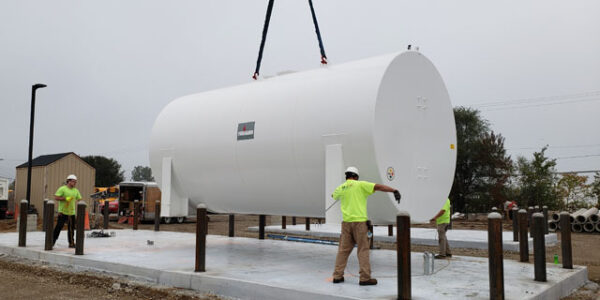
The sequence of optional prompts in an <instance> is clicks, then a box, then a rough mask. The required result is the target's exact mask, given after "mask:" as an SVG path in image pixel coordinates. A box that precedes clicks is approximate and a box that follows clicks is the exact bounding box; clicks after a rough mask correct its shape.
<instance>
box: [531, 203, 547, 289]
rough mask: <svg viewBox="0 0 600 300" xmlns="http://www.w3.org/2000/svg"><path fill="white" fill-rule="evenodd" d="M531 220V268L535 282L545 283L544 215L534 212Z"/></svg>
mask: <svg viewBox="0 0 600 300" xmlns="http://www.w3.org/2000/svg"><path fill="white" fill-rule="evenodd" d="M531 218H532V220H533V227H534V228H535V229H534V230H533V267H534V273H535V278H534V280H535V281H542V282H545V281H546V241H545V238H544V235H545V234H544V214H542V213H539V212H536V213H534V214H533V216H532V217H531Z"/></svg>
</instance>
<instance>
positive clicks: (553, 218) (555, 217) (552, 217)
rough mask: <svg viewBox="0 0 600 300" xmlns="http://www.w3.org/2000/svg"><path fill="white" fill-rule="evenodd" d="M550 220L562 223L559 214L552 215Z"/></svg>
mask: <svg viewBox="0 0 600 300" xmlns="http://www.w3.org/2000/svg"><path fill="white" fill-rule="evenodd" d="M550 219H552V221H556V222H558V221H560V214H559V213H557V212H555V213H552V215H551V216H550Z"/></svg>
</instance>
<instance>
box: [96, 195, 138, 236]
mask: <svg viewBox="0 0 600 300" xmlns="http://www.w3.org/2000/svg"><path fill="white" fill-rule="evenodd" d="M109 208H110V205H109V204H108V200H106V199H104V208H103V209H102V216H104V222H103V224H102V225H103V226H102V228H104V229H106V230H108V221H109V220H108V219H109V214H110V212H109ZM134 214H135V213H134Z"/></svg>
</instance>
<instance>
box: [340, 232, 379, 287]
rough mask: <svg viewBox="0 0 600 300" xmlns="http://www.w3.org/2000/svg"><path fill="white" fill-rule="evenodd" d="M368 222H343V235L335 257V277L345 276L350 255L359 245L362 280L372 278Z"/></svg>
mask: <svg viewBox="0 0 600 300" xmlns="http://www.w3.org/2000/svg"><path fill="white" fill-rule="evenodd" d="M367 232H368V228H367V222H342V235H341V236H340V246H339V248H338V253H337V257H336V258H335V270H334V271H333V278H336V279H339V278H342V276H344V270H345V269H346V264H347V263H348V256H350V253H352V249H354V244H357V246H358V252H357V256H358V264H359V267H360V271H359V274H360V281H366V280H369V279H371V264H370V263H369V238H368V237H367Z"/></svg>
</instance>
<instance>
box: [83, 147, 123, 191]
mask: <svg viewBox="0 0 600 300" xmlns="http://www.w3.org/2000/svg"><path fill="white" fill-rule="evenodd" d="M82 159H83V160H84V161H85V162H87V163H88V164H90V165H91V166H92V167H94V168H95V169H96V186H104V187H109V186H113V185H116V184H119V183H120V182H122V181H123V180H125V177H124V176H123V174H124V172H123V171H122V170H121V164H119V162H118V161H116V160H115V159H112V158H108V157H104V156H97V155H89V156H84V157H82Z"/></svg>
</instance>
